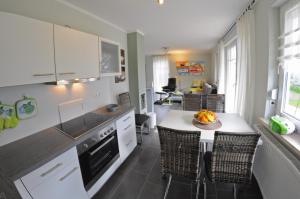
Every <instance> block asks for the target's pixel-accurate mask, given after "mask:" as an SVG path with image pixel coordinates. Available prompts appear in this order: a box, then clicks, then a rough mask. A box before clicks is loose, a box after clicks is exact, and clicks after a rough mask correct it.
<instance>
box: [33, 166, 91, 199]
mask: <svg viewBox="0 0 300 199" xmlns="http://www.w3.org/2000/svg"><path fill="white" fill-rule="evenodd" d="M29 192H30V194H31V195H32V197H33V198H39V199H54V198H57V199H59V198H61V199H63V198H66V199H67V198H70V199H71V198H72V199H87V198H88V195H87V192H86V190H85V189H84V185H83V182H82V177H81V172H80V166H79V164H77V165H75V164H74V165H70V166H68V167H66V168H64V169H63V170H61V171H60V172H59V173H58V174H57V175H55V176H53V177H51V178H49V179H48V180H47V181H46V182H43V183H42V184H40V185H39V186H37V187H35V188H34V189H33V190H29Z"/></svg>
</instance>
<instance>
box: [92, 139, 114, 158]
mask: <svg viewBox="0 0 300 199" xmlns="http://www.w3.org/2000/svg"><path fill="white" fill-rule="evenodd" d="M113 139H115V137H111V138H109V139H108V140H107V141H106V142H104V143H103V144H102V145H101V146H99V147H98V148H96V149H95V150H94V151H92V152H89V154H90V155H91V156H93V155H95V153H97V152H98V151H99V150H100V149H102V148H103V147H105V146H106V145H107V144H108V143H109V142H110V141H112V140H113Z"/></svg>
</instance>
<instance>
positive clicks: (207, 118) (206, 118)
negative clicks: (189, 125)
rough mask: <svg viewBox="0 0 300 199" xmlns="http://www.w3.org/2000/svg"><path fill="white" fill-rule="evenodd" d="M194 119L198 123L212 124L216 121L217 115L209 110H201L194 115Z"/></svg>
mask: <svg viewBox="0 0 300 199" xmlns="http://www.w3.org/2000/svg"><path fill="white" fill-rule="evenodd" d="M194 121H195V122H198V123H200V124H205V125H206V124H213V123H215V122H216V121H217V116H216V114H215V113H214V112H212V111H209V110H201V111H199V112H198V113H196V114H195V115H194Z"/></svg>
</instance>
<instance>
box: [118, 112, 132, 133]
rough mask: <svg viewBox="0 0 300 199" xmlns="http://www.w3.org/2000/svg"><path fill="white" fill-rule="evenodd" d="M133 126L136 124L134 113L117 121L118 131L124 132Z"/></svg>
mask: <svg viewBox="0 0 300 199" xmlns="http://www.w3.org/2000/svg"><path fill="white" fill-rule="evenodd" d="M131 124H135V115H134V112H133V111H131V112H130V113H128V114H126V115H125V116H123V117H122V118H120V119H118V120H117V129H118V130H121V129H122V130H124V129H125V128H128V126H129V125H131Z"/></svg>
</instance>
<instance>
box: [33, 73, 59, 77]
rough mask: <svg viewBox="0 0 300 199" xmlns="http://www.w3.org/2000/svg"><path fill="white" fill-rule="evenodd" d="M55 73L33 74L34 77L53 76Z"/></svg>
mask: <svg viewBox="0 0 300 199" xmlns="http://www.w3.org/2000/svg"><path fill="white" fill-rule="evenodd" d="M52 75H54V73H40V74H33V76H34V77H47V76H52Z"/></svg>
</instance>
